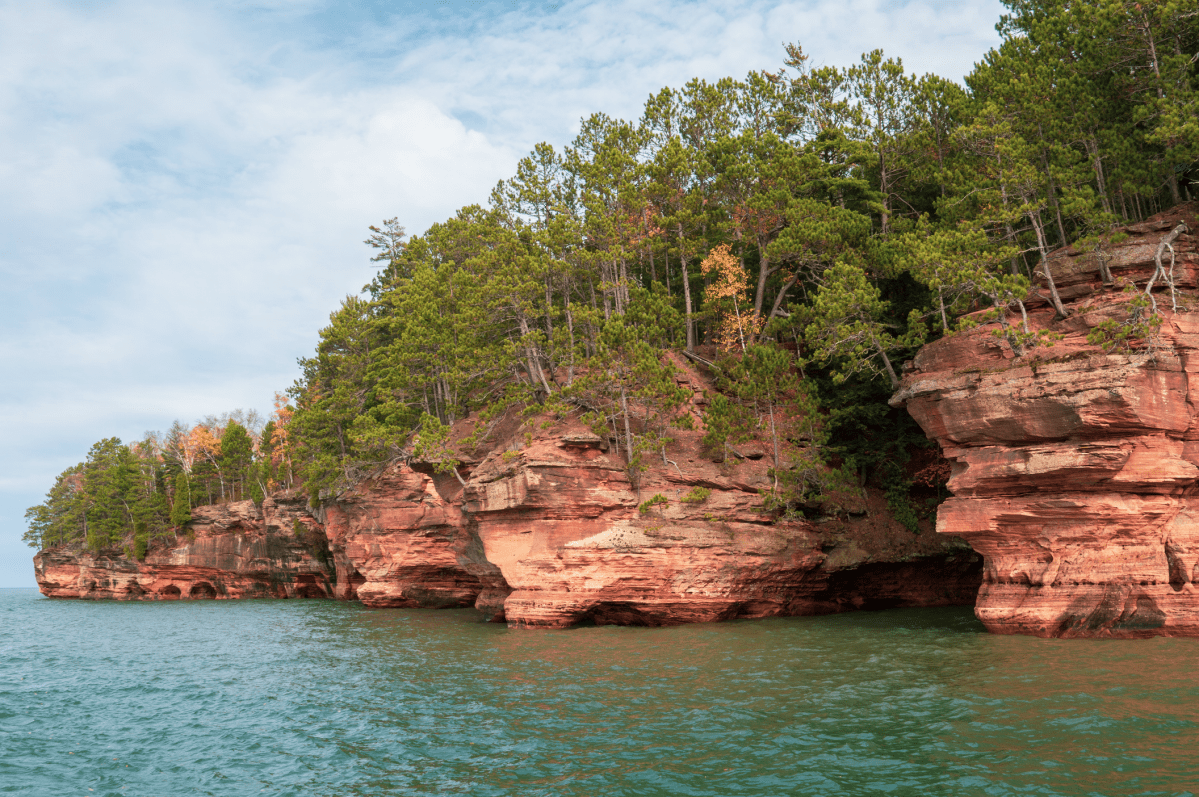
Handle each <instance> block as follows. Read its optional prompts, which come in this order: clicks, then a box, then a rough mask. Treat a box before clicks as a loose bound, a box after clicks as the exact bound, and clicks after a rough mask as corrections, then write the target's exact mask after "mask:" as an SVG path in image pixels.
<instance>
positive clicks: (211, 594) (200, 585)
mask: <svg viewBox="0 0 1199 797" xmlns="http://www.w3.org/2000/svg"><path fill="white" fill-rule="evenodd" d="M187 597H189V598H191V599H192V600H194V601H201V600H213V599H214V598H216V588H215V587H214V586H212V585H211V584H209V583H208V582H207V581H197V582H196V583H195V584H193V585H192V588H191V590H190V591H189V592H188V593H187Z"/></svg>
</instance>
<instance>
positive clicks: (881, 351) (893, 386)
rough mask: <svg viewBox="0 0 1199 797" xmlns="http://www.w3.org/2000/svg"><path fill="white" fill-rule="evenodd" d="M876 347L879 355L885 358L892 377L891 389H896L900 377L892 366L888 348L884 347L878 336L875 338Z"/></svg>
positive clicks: (884, 362)
mask: <svg viewBox="0 0 1199 797" xmlns="http://www.w3.org/2000/svg"><path fill="white" fill-rule="evenodd" d="M874 348H875V350H876V351H878V356H879V357H882V358H883V365H884V366H885V367H886V369H887V376H889V377H891V389H892V390H895V389H896V388H898V387H899V377H898V376H896V375H895V369H894V368H893V367H892V366H891V358H890V357H888V356H887V350H886V349H884V348H883V344H881V343H879V342H878V338H874Z"/></svg>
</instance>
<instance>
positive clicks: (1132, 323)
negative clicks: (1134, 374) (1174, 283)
mask: <svg viewBox="0 0 1199 797" xmlns="http://www.w3.org/2000/svg"><path fill="white" fill-rule="evenodd" d="M1125 292H1126V293H1127V294H1130V297H1129V299H1128V301H1127V302H1126V305H1127V307H1128V312H1127V314H1126V315H1125V316H1124V318H1121V319H1117V318H1108V319H1105V320H1103V321H1101V322H1100V323H1098V324H1096V325H1095V326H1094V327H1092V328H1091V331H1090V332H1088V333H1087V342H1088V343H1090V344H1091V345H1092V346H1101V347H1102V348H1103V350H1104V351H1109V352H1110V351H1117V350H1122V351H1131V350H1132V349H1133V348H1134V346H1136V345H1137V344H1141V345H1143V346H1150V345H1152V340H1153V336H1154V335H1155V334H1156V333H1157V330H1158V328H1160V327H1161V323H1162V319H1161V316H1160V315H1157V314H1156V313H1153V312H1151V311H1150V300H1149V297H1148V296H1146V295H1145V294H1144V293H1143V292H1141V291H1137V290H1135V289H1134V288H1133V287H1132V286H1131V285H1130V286H1128V287H1127V288H1126V289H1125Z"/></svg>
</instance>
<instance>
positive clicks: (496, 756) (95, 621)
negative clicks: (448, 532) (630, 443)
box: [0, 590, 1199, 797]
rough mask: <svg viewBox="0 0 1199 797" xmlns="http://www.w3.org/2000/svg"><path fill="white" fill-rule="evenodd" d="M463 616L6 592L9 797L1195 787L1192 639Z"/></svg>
mask: <svg viewBox="0 0 1199 797" xmlns="http://www.w3.org/2000/svg"><path fill="white" fill-rule="evenodd" d="M475 618H476V615H475V614H474V613H473V612H467V611H453V612H445V611H442V612H434V611H402V610H401V611H378V610H369V609H364V608H362V607H360V606H357V605H352V604H343V603H333V602H327V601H241V602H239V601H205V602H194V603H193V602H187V601H181V602H177V603H175V602H173V603H82V602H67V601H50V600H46V599H44V598H41V597H40V596H39V595H38V594H37V593H36V592H34V591H32V590H4V591H0V752H2V755H0V794H22V795H65V794H72V795H163V796H164V797H175V796H177V795H193V794H204V795H241V794H272V795H274V794H283V795H338V796H341V795H377V794H401V795H426V794H429V795H442V794H446V795H483V796H487V795H521V796H522V797H525V796H533V795H596V797H601V796H602V797H608V796H609V795H637V796H638V797H642V796H644V795H720V796H721V797H724V796H725V795H792V794H796V795H876V794H892V795H924V794H931V795H1017V794H1018V795H1025V794H1035V795H1143V794H1154V795H1157V794H1168V795H1177V794H1192V793H1193V792H1196V791H1197V790H1199V684H1197V682H1196V678H1195V675H1196V669H1197V667H1196V664H1197V662H1196V657H1197V654H1199V640H1169V639H1155V640H1145V641H1116V642H1112V641H1078V640H1074V641H1054V640H1036V639H1026V638H1018V637H993V636H989V635H987V634H984V633H981V628H980V626H979V624H978V623H977V621H975V619H974V617H973V615H972V614H971V613H970V611H969V610H968V609H917V610H892V611H886V612H875V613H866V612H863V613H855V614H845V615H837V616H830V617H815V618H794V619H783V620H767V621H757V622H737V623H726V624H716V625H700V626H684V627H680V628H665V629H645V628H613V627H602V628H580V629H574V630H570V631H550V632H545V631H511V630H508V629H506V628H503V627H502V626H495V625H486V624H481V623H478V622H476V619H475Z"/></svg>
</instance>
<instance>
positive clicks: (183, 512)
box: [170, 471, 192, 528]
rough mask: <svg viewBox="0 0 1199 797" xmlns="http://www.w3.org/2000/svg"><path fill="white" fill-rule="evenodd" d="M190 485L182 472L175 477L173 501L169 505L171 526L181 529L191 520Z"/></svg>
mask: <svg viewBox="0 0 1199 797" xmlns="http://www.w3.org/2000/svg"><path fill="white" fill-rule="evenodd" d="M191 513H192V503H191V485H190V484H189V483H188V478H187V474H186V473H183V472H182V471H180V472H179V475H178V476H176V477H175V500H174V501H173V502H172V503H171V518H170V519H171V525H172V526H174V527H176V528H182V527H183V526H186V525H187V524H188V523H190V522H191V519H192V514H191Z"/></svg>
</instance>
